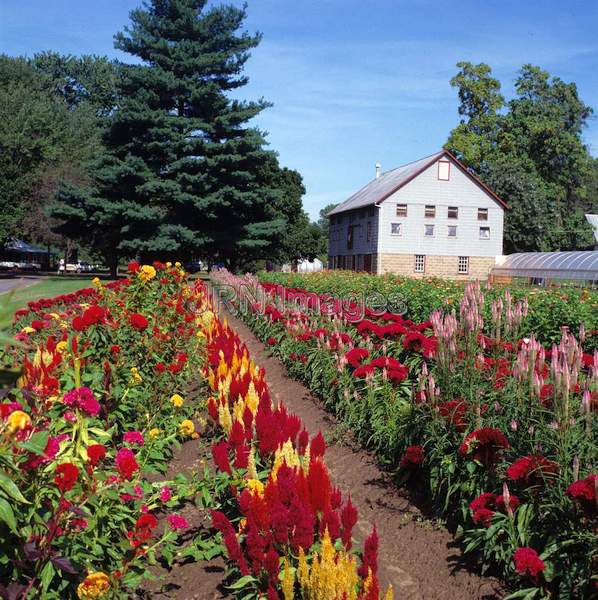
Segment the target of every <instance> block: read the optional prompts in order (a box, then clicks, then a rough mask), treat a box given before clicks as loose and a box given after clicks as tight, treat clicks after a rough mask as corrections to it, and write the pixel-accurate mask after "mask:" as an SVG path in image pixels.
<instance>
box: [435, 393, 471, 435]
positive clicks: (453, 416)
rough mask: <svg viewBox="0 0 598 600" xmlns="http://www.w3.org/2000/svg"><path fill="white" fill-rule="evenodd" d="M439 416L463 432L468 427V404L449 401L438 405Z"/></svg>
mask: <svg viewBox="0 0 598 600" xmlns="http://www.w3.org/2000/svg"><path fill="white" fill-rule="evenodd" d="M438 414H439V415H440V416H441V417H444V418H445V419H446V420H447V421H448V422H449V423H452V424H453V425H454V426H455V428H456V429H457V431H463V430H464V429H465V428H466V427H467V421H466V418H465V417H466V415H467V404H466V402H465V400H460V399H457V400H449V401H448V402H443V403H442V404H439V405H438Z"/></svg>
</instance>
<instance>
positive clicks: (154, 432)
mask: <svg viewBox="0 0 598 600" xmlns="http://www.w3.org/2000/svg"><path fill="white" fill-rule="evenodd" d="M160 433H161V432H160V430H159V429H158V428H157V427H153V428H152V429H150V430H149V432H148V434H147V435H148V437H149V439H150V440H155V439H156V438H157V437H158V436H159V435H160Z"/></svg>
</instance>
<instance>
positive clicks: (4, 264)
mask: <svg viewBox="0 0 598 600" xmlns="http://www.w3.org/2000/svg"><path fill="white" fill-rule="evenodd" d="M16 268H17V263H16V262H14V261H13V260H2V261H0V271H12V270H14V269H16Z"/></svg>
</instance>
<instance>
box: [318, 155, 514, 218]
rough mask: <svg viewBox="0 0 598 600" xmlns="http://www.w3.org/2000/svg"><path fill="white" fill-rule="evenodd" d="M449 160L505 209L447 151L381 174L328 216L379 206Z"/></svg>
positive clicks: (498, 199)
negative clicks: (428, 171)
mask: <svg viewBox="0 0 598 600" xmlns="http://www.w3.org/2000/svg"><path fill="white" fill-rule="evenodd" d="M443 157H445V158H447V159H449V160H450V161H451V162H452V163H453V164H455V165H456V166H457V167H458V168H459V169H460V170H461V171H462V172H463V173H464V174H465V175H467V176H468V177H469V178H470V179H471V180H472V181H473V182H474V183H476V184H477V185H478V186H479V187H481V188H482V189H483V190H484V191H485V192H486V193H487V194H488V195H489V196H490V197H491V198H492V199H493V200H495V201H496V202H497V203H498V204H499V205H500V206H501V207H502V208H507V204H506V202H504V201H503V200H502V199H501V198H499V197H498V196H497V195H496V194H495V193H494V192H493V191H492V190H491V189H490V188H489V187H488V186H487V185H486V184H485V183H483V182H482V181H481V179H479V177H477V176H476V175H475V174H474V173H472V172H471V171H470V170H469V169H468V168H467V167H466V166H465V165H464V164H463V163H462V162H461V161H459V160H458V159H457V158H456V157H455V156H453V155H452V154H451V153H450V152H448V151H447V150H441V151H440V152H435V153H434V154H431V155H430V156H425V157H424V158H420V159H419V160H415V161H413V162H410V163H407V164H405V165H401V166H400V167H397V168H396V169H392V170H391V171H386V172H385V173H382V174H381V175H380V177H378V178H377V179H373V180H372V181H370V182H369V183H368V184H367V185H365V186H364V187H363V188H361V189H360V190H359V191H358V192H356V193H355V194H353V195H352V196H350V197H349V198H347V200H345V201H344V202H342V203H341V204H339V205H338V206H337V207H336V208H333V209H332V210H331V211H330V212H329V213H328V216H331V215H336V214H339V213H343V212H346V211H348V210H354V209H356V208H364V207H366V206H372V205H374V204H380V203H381V202H383V201H384V200H386V198H388V197H389V196H391V195H392V194H394V193H395V192H396V191H397V190H399V189H401V188H402V187H403V186H405V185H407V184H408V183H409V182H410V181H411V180H412V179H415V178H416V177H417V176H418V175H419V174H420V173H423V172H424V171H425V170H426V169H427V168H428V167H429V166H431V165H433V164H434V163H435V162H436V161H437V160H439V159H441V158H443Z"/></svg>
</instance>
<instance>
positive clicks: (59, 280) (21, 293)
mask: <svg viewBox="0 0 598 600" xmlns="http://www.w3.org/2000/svg"><path fill="white" fill-rule="evenodd" d="M91 279H92V278H91V277H76V278H75V277H49V278H48V279H43V280H42V281H39V282H37V283H34V284H33V285H29V286H27V287H25V288H21V289H18V290H14V291H13V292H5V293H3V294H0V329H2V328H4V327H7V326H8V325H10V324H11V323H12V316H13V314H14V312H15V311H16V310H18V309H19V308H22V307H23V306H25V305H26V304H27V302H30V301H31V300H39V299H40V298H52V297H53V296H59V295H60V294H70V293H71V292H74V291H76V290H79V289H81V288H84V287H90V286H91Z"/></svg>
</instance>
